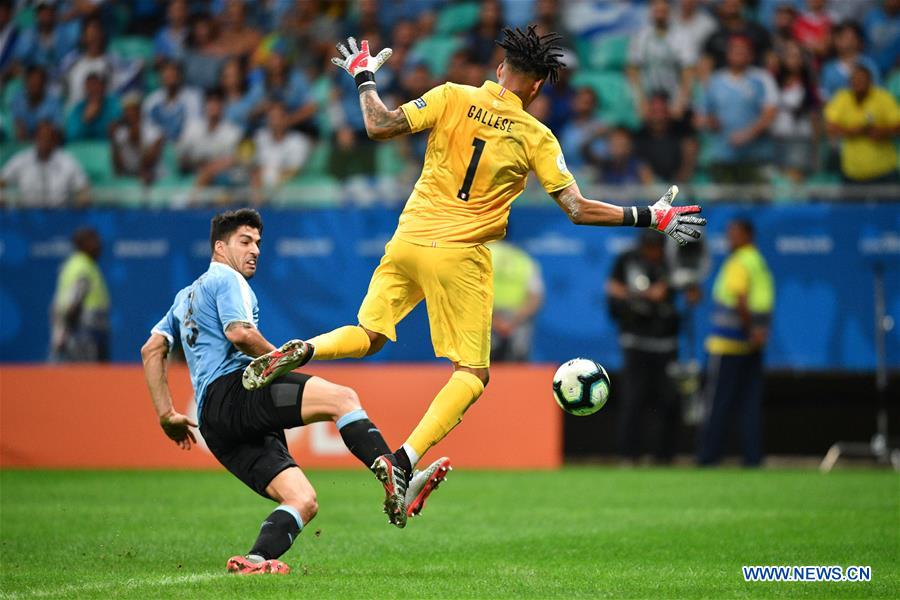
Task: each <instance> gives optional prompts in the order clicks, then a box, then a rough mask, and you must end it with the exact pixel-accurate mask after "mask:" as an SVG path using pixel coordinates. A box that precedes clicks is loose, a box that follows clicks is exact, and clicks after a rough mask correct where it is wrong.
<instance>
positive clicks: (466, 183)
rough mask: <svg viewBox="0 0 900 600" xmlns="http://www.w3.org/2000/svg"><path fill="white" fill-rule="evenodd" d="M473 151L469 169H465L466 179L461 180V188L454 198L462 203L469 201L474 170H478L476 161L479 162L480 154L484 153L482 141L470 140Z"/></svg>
mask: <svg viewBox="0 0 900 600" xmlns="http://www.w3.org/2000/svg"><path fill="white" fill-rule="evenodd" d="M472 145H473V146H475V149H474V150H472V160H470V161H469V168H468V169H466V178H465V179H463V184H462V187H461V188H459V192H458V193H457V194H456V197H457V198H459V199H460V200H462V201H463V202H468V201H469V189H470V188H471V187H472V180H473V179H475V169H477V168H478V161H479V160H481V153H482V152H484V140H482V139H478V138H475V139H473V140H472Z"/></svg>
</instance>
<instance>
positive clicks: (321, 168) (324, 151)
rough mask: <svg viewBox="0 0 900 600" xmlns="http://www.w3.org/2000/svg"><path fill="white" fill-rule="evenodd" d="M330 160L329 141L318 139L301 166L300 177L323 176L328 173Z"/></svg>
mask: <svg viewBox="0 0 900 600" xmlns="http://www.w3.org/2000/svg"><path fill="white" fill-rule="evenodd" d="M330 159H331V140H329V139H327V138H320V139H319V141H318V142H316V145H315V146H313V151H312V153H311V154H310V155H309V160H308V161H306V164H305V165H304V166H303V170H302V171H301V173H300V176H303V175H325V174H327V173H328V165H329V160H330Z"/></svg>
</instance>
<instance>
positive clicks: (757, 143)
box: [696, 36, 778, 183]
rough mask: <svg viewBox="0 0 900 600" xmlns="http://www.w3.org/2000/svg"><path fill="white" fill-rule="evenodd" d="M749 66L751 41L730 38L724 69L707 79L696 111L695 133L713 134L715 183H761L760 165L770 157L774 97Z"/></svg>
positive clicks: (766, 79) (764, 77) (765, 76)
mask: <svg viewBox="0 0 900 600" xmlns="http://www.w3.org/2000/svg"><path fill="white" fill-rule="evenodd" d="M752 62H753V44H752V42H751V41H750V40H749V39H747V38H745V37H740V36H735V37H733V38H731V39H730V40H729V41H728V66H727V68H724V69H720V70H718V71H716V72H715V74H714V75H713V76H712V77H711V78H710V81H709V84H708V85H707V87H706V89H705V90H704V93H703V97H702V99H701V101H700V102H699V103H698V105H697V107H696V112H697V126H698V128H700V129H706V130H708V131H710V132H711V133H712V136H711V139H710V151H709V153H710V162H711V163H712V166H711V169H710V170H711V172H712V176H713V180H714V181H715V182H717V183H761V182H762V171H761V165H762V163H763V162H764V161H766V160H768V159H770V157H771V145H770V144H769V136H768V130H769V127H770V126H771V124H772V121H773V120H774V119H775V114H776V111H777V102H778V93H777V88H776V86H775V81H774V80H773V79H772V76H771V75H769V73H768V72H766V71H763V70H762V69H760V68H758V67H754V66H752Z"/></svg>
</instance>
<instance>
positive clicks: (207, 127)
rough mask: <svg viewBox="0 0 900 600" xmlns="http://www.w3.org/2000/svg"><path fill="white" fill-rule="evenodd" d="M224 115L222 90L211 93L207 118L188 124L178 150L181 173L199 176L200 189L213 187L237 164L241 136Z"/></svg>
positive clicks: (238, 129) (208, 98)
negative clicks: (219, 178)
mask: <svg viewBox="0 0 900 600" xmlns="http://www.w3.org/2000/svg"><path fill="white" fill-rule="evenodd" d="M224 113H225V106H224V96H223V94H222V90H220V89H218V88H214V89H212V90H210V91H208V92H207V93H206V101H205V113H204V115H203V116H198V117H194V118H193V119H191V120H189V121H188V122H187V124H186V125H185V128H184V132H183V133H182V134H181V137H180V138H179V140H178V144H177V145H176V147H175V151H176V153H177V155H178V164H179V166H180V167H181V170H182V171H183V172H186V173H196V174H197V178H196V180H195V182H194V183H195V185H196V186H197V187H201V188H202V187H205V186H208V185H211V184H213V183H214V182H216V178H217V176H219V175H223V176H224V175H225V173H226V172H227V171H228V170H229V169H230V168H231V167H232V166H234V164H235V158H236V156H237V148H238V144H239V143H240V141H241V137H242V132H241V129H240V127H238V126H237V125H235V124H234V123H231V122H230V121H227V120H226V119H225V118H224Z"/></svg>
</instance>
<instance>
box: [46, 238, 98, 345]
mask: <svg viewBox="0 0 900 600" xmlns="http://www.w3.org/2000/svg"><path fill="white" fill-rule="evenodd" d="M72 246H74V250H75V251H74V252H73V253H72V254H71V255H70V256H69V258H67V259H66V261H65V262H64V263H63V264H62V266H61V267H60V269H59V276H58V277H57V280H56V292H55V293H54V294H53V304H52V306H51V310H50V314H51V316H52V323H51V334H50V360H51V361H52V362H107V361H108V360H109V292H108V291H107V289H106V280H104V278H103V273H102V272H101V271H100V267H99V265H98V264H97V260H98V259H99V258H100V253H101V252H102V250H103V244H102V242H101V240H100V234H98V233H97V231H96V230H94V229H91V228H89V227H85V228H82V229H79V230H77V231H76V232H75V233H74V234H73V235H72Z"/></svg>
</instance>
